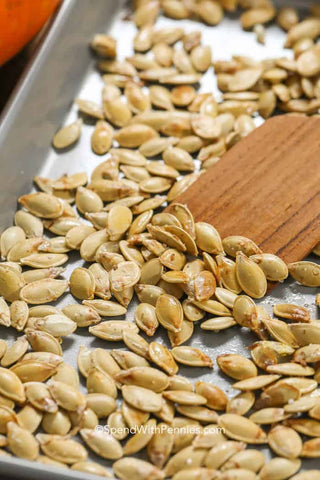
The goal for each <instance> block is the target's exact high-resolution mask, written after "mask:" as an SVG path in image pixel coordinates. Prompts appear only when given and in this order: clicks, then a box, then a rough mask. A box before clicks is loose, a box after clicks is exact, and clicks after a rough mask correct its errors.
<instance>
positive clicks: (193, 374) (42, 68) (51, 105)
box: [0, 0, 320, 480]
mask: <svg viewBox="0 0 320 480" xmlns="http://www.w3.org/2000/svg"><path fill="white" fill-rule="evenodd" d="M278 3H279V4H281V6H282V5H283V4H290V5H296V6H298V7H301V8H302V9H303V8H306V7H307V6H308V4H309V2H307V1H302V0H301V1H287V2H283V1H279V2H278ZM123 7H124V5H123V2H121V1H120V2H118V1H117V0H78V1H77V0H65V1H64V2H63V5H62V6H61V8H60V11H59V12H58V14H57V17H56V19H55V21H54V23H53V26H52V28H51V30H50V32H49V34H48V36H47V37H46V39H45V41H44V43H43V45H42V46H41V48H40V50H39V52H38V54H37V56H36V58H35V59H34V60H33V61H32V63H31V64H30V66H29V68H28V70H27V72H26V74H25V76H24V78H23V79H22V81H21V82H20V84H19V86H18V88H17V89H16V90H15V92H14V94H13V97H12V101H11V103H10V105H9V107H8V108H7V110H6V112H5V114H4V116H3V118H2V120H1V126H0V148H1V159H0V162H1V175H0V204H1V211H0V226H1V230H3V229H4V228H6V227H8V226H10V225H11V224H12V219H13V215H14V212H15V210H16V206H17V205H16V200H17V197H18V196H19V195H21V194H24V193H28V192H29V191H30V190H31V189H32V177H33V176H34V175H36V174H37V175H43V176H48V177H51V178H57V177H59V176H60V175H62V174H64V173H74V172H77V171H81V170H85V171H87V172H88V173H90V172H91V171H92V170H93V168H94V167H95V166H96V165H97V164H98V163H100V162H101V161H102V159H101V158H100V157H98V156H96V155H94V154H93V153H92V151H91V148H90V135H91V132H92V129H93V127H92V125H91V124H90V123H85V124H84V126H83V131H82V135H81V139H80V141H79V142H78V143H77V145H76V146H75V147H74V148H72V149H70V150H69V151H67V152H63V153H57V152H55V151H54V150H53V149H52V148H51V140H52V136H53V134H54V133H55V132H56V130H57V129H58V128H59V126H60V125H61V124H63V123H69V122H70V121H73V120H74V119H75V118H76V116H77V109H76V108H75V107H74V106H73V99H74V98H75V97H77V96H79V97H81V98H85V99H89V100H94V101H98V102H99V101H100V95H101V88H102V85H103V82H102V79H101V75H100V74H99V72H97V71H96V69H95V60H94V58H93V56H92V55H91V53H90V49H89V47H88V44H89V41H90V40H91V38H92V36H93V34H94V33H96V32H109V33H111V34H112V35H114V36H115V37H116V38H117V40H118V54H119V57H120V58H123V57H125V56H128V55H131V54H132V38H133V35H134V33H135V26H134V25H133V24H132V23H131V22H128V21H125V20H123V18H124V9H123ZM172 23H173V21H172V20H170V19H167V18H161V19H159V20H158V22H157V26H159V27H161V26H165V25H170V24H172ZM179 25H181V26H183V27H184V28H185V30H186V31H190V30H195V29H201V30H202V34H203V43H204V44H209V45H211V46H212V49H213V56H214V59H226V58H229V57H230V56H231V55H233V54H243V55H250V56H251V57H254V58H257V59H261V58H270V57H277V56H281V55H288V56H289V55H290V54H291V51H285V50H284V49H283V43H284V37H285V34H284V33H283V32H282V31H280V29H279V28H278V27H277V26H270V27H268V29H267V41H266V45H265V46H263V45H260V44H258V43H257V42H256V40H255V36H254V33H252V32H244V31H243V30H242V29H241V27H240V25H239V22H238V21H237V19H236V16H235V15H229V16H227V17H226V18H225V19H224V20H223V21H222V23H221V24H220V25H218V26H217V27H214V28H213V27H208V26H205V25H202V24H200V23H198V22H194V21H189V20H186V21H181V22H179ZM201 91H211V92H214V93H215V95H217V97H219V91H218V90H217V87H216V84H215V79H214V76H213V73H212V70H210V71H209V72H208V73H207V74H206V75H205V77H204V80H203V82H202V84H201ZM256 121H257V124H260V123H262V119H260V118H257V120H256ZM81 263H82V262H80V261H78V260H75V262H74V263H73V265H72V269H73V268H74V266H75V265H76V264H79V265H80V264H81ZM69 275H70V267H69V269H68V270H67V271H66V273H65V276H66V278H68V277H69ZM314 298H315V289H311V288H305V287H301V286H298V285H297V284H295V283H293V282H290V280H288V281H286V282H285V283H284V284H283V285H280V286H278V287H277V288H276V289H275V290H273V291H272V292H271V294H270V295H269V296H268V297H267V298H266V299H264V300H263V301H262V302H261V304H263V305H264V306H266V308H267V309H268V310H269V311H270V312H271V309H272V305H273V304H274V303H277V302H280V301H281V302H290V303H296V304H300V305H304V306H307V307H308V308H310V309H311V311H312V313H313V317H314V318H316V316H315V315H316V309H315V306H314ZM70 302H71V303H72V302H73V303H74V299H72V298H71V297H70V295H67V296H66V297H64V298H63V300H62V301H61V302H59V305H60V306H61V305H63V304H66V303H70ZM134 307H135V305H134V302H133V305H131V308H130V310H129V312H128V314H127V319H132V318H133V311H134ZM0 336H1V338H8V339H9V341H13V339H14V338H15V337H16V332H15V331H13V329H9V330H8V329H5V328H0ZM156 339H157V340H158V341H161V342H165V343H167V339H166V335H165V334H164V332H163V331H162V332H160V333H159V334H157V336H156ZM255 340H256V338H255V337H254V336H253V335H252V334H250V332H247V331H244V330H240V329H239V328H237V327H236V328H232V329H229V330H227V331H225V332H220V333H212V332H211V333H210V332H204V331H203V330H201V329H200V328H199V326H196V327H195V333H194V335H193V337H192V339H191V340H190V341H189V344H190V345H193V346H196V347H201V348H202V349H203V350H204V351H205V352H206V353H207V354H208V355H210V356H211V357H212V358H213V360H215V358H216V356H217V355H219V354H221V353H243V354H245V355H247V351H246V349H245V348H246V346H248V345H250V344H251V343H252V342H253V341H255ZM79 345H87V346H89V347H98V346H100V347H105V348H123V344H121V343H119V344H110V343H106V342H103V341H101V340H99V339H97V338H95V337H92V336H91V335H89V334H88V332H87V329H78V330H77V332H76V333H75V334H73V335H72V336H70V337H67V338H66V339H65V340H64V342H63V348H64V359H65V361H66V362H69V363H71V364H72V365H74V366H76V356H77V352H78V348H79ZM179 373H180V374H182V375H185V376H187V377H189V378H190V379H196V378H197V379H198V378H201V379H203V380H208V381H211V382H214V383H216V384H217V385H219V386H220V387H222V388H223V389H224V390H225V391H226V392H227V393H228V394H229V395H234V394H235V393H236V392H234V391H232V388H231V386H230V382H229V381H228V380H227V379H226V378H225V377H224V376H223V375H221V374H219V372H218V369H217V368H216V367H215V368H214V370H213V371H212V370H208V369H200V368H197V369H191V368H189V369H187V368H183V367H182V368H180V370H179ZM265 451H267V450H265ZM91 458H92V459H94V460H95V461H98V462H101V463H102V464H104V465H106V466H110V462H107V461H104V460H102V459H100V458H99V457H97V456H95V455H92V456H91ZM304 468H319V471H320V461H319V460H310V461H308V462H304ZM0 475H1V477H3V478H8V477H16V478H35V477H36V476H37V477H39V478H46V479H47V480H55V479H57V480H58V479H59V480H61V479H62V478H66V479H67V478H68V479H69V478H70V479H71V478H79V479H80V478H83V479H85V478H86V479H87V478H88V475H86V474H81V473H77V472H74V471H72V470H65V469H63V470H62V469H57V468H52V467H48V466H45V465H42V464H39V463H36V462H28V461H24V460H21V459H17V458H14V457H12V458H10V457H8V458H7V457H0ZM92 478H93V477H92Z"/></svg>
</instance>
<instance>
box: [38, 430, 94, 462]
mask: <svg viewBox="0 0 320 480" xmlns="http://www.w3.org/2000/svg"><path fill="white" fill-rule="evenodd" d="M36 438H37V440H38V441H39V443H40V447H41V450H42V451H43V452H44V453H45V454H46V455H47V456H48V457H50V458H52V459H53V460H56V461H58V462H62V463H67V464H72V463H75V462H79V461H82V460H86V458H87V456H88V452H87V450H86V449H85V448H84V447H83V445H81V444H80V443H79V442H76V441H75V440H72V439H70V438H68V437H63V436H60V435H51V434H43V433H38V434H37V436H36Z"/></svg>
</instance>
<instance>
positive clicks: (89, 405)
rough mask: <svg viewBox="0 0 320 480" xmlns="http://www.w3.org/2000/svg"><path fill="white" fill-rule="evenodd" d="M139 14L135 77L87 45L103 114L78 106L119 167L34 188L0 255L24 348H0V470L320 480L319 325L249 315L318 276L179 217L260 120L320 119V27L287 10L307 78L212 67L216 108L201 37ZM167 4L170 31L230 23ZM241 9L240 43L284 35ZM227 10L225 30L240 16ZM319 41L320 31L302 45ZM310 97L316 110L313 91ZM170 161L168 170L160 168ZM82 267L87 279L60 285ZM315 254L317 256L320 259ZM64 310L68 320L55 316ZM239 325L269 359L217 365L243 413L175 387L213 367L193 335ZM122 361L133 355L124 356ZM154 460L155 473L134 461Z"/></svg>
mask: <svg viewBox="0 0 320 480" xmlns="http://www.w3.org/2000/svg"><path fill="white" fill-rule="evenodd" d="M138 3H140V5H138V9H137V10H136V13H135V14H134V20H135V21H136V24H137V27H138V29H139V30H138V32H137V35H136V37H135V40H134V49H135V53H134V55H133V56H132V57H130V58H129V59H127V60H124V61H123V60H117V59H116V56H117V51H116V41H115V40H114V39H113V38H111V37H109V36H106V35H101V34H99V35H96V36H95V38H94V40H93V42H92V47H93V48H94V50H95V51H96V52H97V53H98V54H99V55H100V56H101V57H105V58H106V59H101V60H100V62H99V66H100V69H101V70H102V71H103V72H106V73H105V75H104V77H103V79H104V82H105V86H104V89H103V93H102V106H100V105H97V104H95V103H93V102H90V101H87V100H83V99H78V100H77V105H78V108H79V110H80V111H81V112H82V113H84V114H86V115H89V116H90V117H94V118H97V124H96V126H95V128H94V131H93V134H92V139H91V142H92V149H93V151H94V153H96V154H99V155H103V154H106V153H108V152H109V153H110V157H109V158H108V159H107V160H104V161H103V162H102V163H100V164H99V165H98V166H97V167H96V168H95V170H94V171H93V173H92V175H91V178H90V180H89V179H88V176H87V174H86V173H85V172H79V173H76V174H74V175H64V176H62V177H61V178H58V179H56V180H54V179H49V178H44V177H36V178H35V179H34V181H35V184H36V186H37V187H38V189H39V191H38V192H37V193H30V194H28V195H23V196H22V197H21V198H20V199H19V203H20V205H21V207H22V208H21V209H20V210H19V211H18V212H17V213H16V215H15V219H14V223H15V226H13V227H9V228H8V229H7V230H5V231H4V232H3V233H2V235H1V239H0V250H1V258H2V263H1V264H0V295H1V299H0V324H1V325H3V326H5V327H13V328H14V329H15V330H16V331H17V333H18V334H19V336H18V337H17V340H16V341H15V343H14V344H13V345H11V346H9V345H8V344H7V342H5V341H4V340H0V358H1V367H0V447H1V450H0V453H1V454H2V455H10V454H13V455H15V456H17V457H20V458H25V459H28V460H37V461H39V462H42V463H45V464H48V465H53V466H57V467H64V468H67V467H70V468H71V469H73V470H79V471H83V472H87V473H92V474H96V475H101V476H105V477H108V476H110V473H109V472H108V470H107V469H106V468H105V467H103V466H102V465H101V464H100V463H99V462H94V461H91V460H88V451H89V450H90V451H92V452H94V453H95V454H96V455H97V456H98V457H99V456H100V457H101V458H103V459H107V460H110V461H112V462H114V463H113V471H114V474H115V475H116V476H117V477H118V478H120V479H123V480H129V479H130V480H132V479H133V480H135V479H137V480H140V479H141V480H151V479H154V480H156V479H162V478H167V477H169V478H173V479H174V480H195V479H197V480H209V479H216V478H217V479H222V480H231V479H233V480H242V479H245V480H251V479H257V478H260V479H262V480H269V479H278V480H282V479H287V478H293V479H294V480H317V479H318V478H319V471H318V470H316V471H312V470H308V471H306V472H301V473H297V472H298V471H299V469H300V467H301V459H300V458H301V457H302V458H312V457H313V458H319V457H320V441H319V437H320V390H319V389H318V383H319V379H320V363H319V362H320V326H319V325H318V323H319V321H318V320H313V319H312V318H311V315H310V312H309V311H308V309H307V308H305V307H302V306H299V305H293V304H278V305H275V306H274V310H273V313H274V317H275V318H272V317H271V316H270V315H269V314H268V312H267V311H266V310H265V309H264V308H263V307H262V306H260V305H257V304H256V303H255V299H259V298H263V297H264V296H265V295H266V291H267V284H268V282H282V281H284V280H285V279H286V278H287V277H288V275H289V274H290V275H291V276H292V277H293V278H294V279H295V280H296V281H297V282H299V283H300V284H302V285H305V286H308V287H319V286H320V266H319V265H318V264H317V263H315V262H307V261H304V262H296V263H292V264H289V265H286V264H285V263H284V262H283V261H282V260H281V259H280V258H279V257H277V256H275V255H273V254H272V253H267V252H262V251H261V249H260V248H259V247H258V246H257V245H256V244H255V243H254V242H253V241H252V240H250V239H248V238H245V237H239V236H230V237H227V238H224V239H221V238H220V235H219V232H218V231H217V230H216V229H215V228H214V227H213V226H212V225H209V224H207V223H205V222H196V223H195V222H194V219H193V216H192V213H191V212H190V211H189V209H188V207H187V206H186V205H182V204H180V203H175V202H174V200H175V198H176V197H177V196H178V195H179V194H180V193H181V192H183V191H184V190H185V189H186V188H187V187H188V186H189V185H190V184H191V183H192V182H193V181H195V180H196V178H197V177H198V176H199V175H200V174H201V172H202V171H203V170H204V169H206V168H208V167H209V166H210V165H212V164H213V163H215V162H216V161H218V160H219V158H220V156H221V155H222V154H223V153H224V152H225V151H226V150H227V149H228V148H231V147H232V146H233V145H234V144H235V143H236V142H237V141H238V140H239V139H240V138H242V137H243V136H245V135H247V134H248V133H249V132H250V131H251V130H252V129H253V128H255V123H254V120H253V118H252V117H253V116H254V115H255V113H256V112H259V113H260V114H262V115H263V116H264V117H268V116H269V115H271V114H272V113H273V111H274V109H275V108H276V106H277V107H280V108H282V107H281V105H284V104H286V107H284V108H283V109H284V110H287V111H293V110H294V111H300V112H302V108H301V107H300V106H299V107H298V105H302V103H301V102H303V105H306V104H308V108H307V109H305V110H304V111H303V113H308V114H313V113H315V111H317V110H318V108H315V105H316V102H317V101H318V100H317V98H318V94H319V86H318V84H317V82H318V80H317V78H316V77H317V75H318V74H319V72H320V67H318V70H317V71H315V70H314V71H313V73H312V75H310V72H308V71H307V72H306V71H305V66H306V64H307V65H308V66H309V65H310V59H311V60H312V62H314V64H315V65H316V62H317V59H318V56H319V54H318V53H316V52H318V50H317V47H315V46H314V45H313V40H314V39H315V38H316V37H317V36H318V35H319V33H320V29H319V27H317V25H318V23H317V22H318V20H317V19H316V18H312V19H309V20H305V21H302V22H301V23H298V21H299V18H298V16H297V17H296V21H295V19H294V18H295V17H294V14H293V13H294V12H295V11H294V12H292V10H293V9H284V10H281V11H280V12H278V16H277V19H278V22H279V24H280V25H281V26H282V27H283V28H285V29H288V30H289V32H288V39H289V38H290V39H291V40H290V42H289V40H288V42H289V43H290V45H289V46H293V47H294V46H296V45H297V43H299V40H300V38H303V40H304V41H306V38H307V40H308V42H307V41H306V45H308V46H307V47H305V48H304V44H303V42H301V45H302V46H301V45H300V47H296V49H295V48H293V49H294V53H295V57H296V59H295V60H290V61H289V60H285V59H280V60H272V61H268V62H261V63H258V62H255V63H252V62H251V61H250V59H248V58H244V57H241V58H239V57H237V58H234V59H232V60H231V61H226V62H214V68H215V71H216V73H217V76H218V84H219V87H220V89H221V90H222V91H223V92H224V94H223V97H222V100H221V102H217V101H216V100H215V99H214V97H213V95H212V94H210V93H209V94H202V93H197V90H196V88H195V84H196V83H198V82H199V81H200V80H201V76H202V74H203V73H204V72H206V71H207V70H209V68H210V67H211V65H212V58H211V50H210V47H208V46H203V45H202V44H201V35H200V34H199V33H198V32H191V33H185V32H184V31H183V29H181V28H180V27H173V28H166V29H161V30H157V29H155V28H154V27H153V25H152V24H153V22H154V21H155V19H156V16H157V15H158V11H159V2H157V1H153V0H151V1H148V2H146V1H142V2H138ZM160 3H161V8H162V9H163V12H164V13H165V14H166V15H168V16H171V17H173V18H175V19H179V18H185V17H183V16H182V13H181V12H183V9H184V10H185V11H186V12H187V13H188V16H190V15H191V13H190V12H192V16H193V15H194V14H195V13H196V14H197V15H198V16H199V18H201V19H202V20H203V21H205V22H207V23H209V24H212V23H210V21H209V20H210V18H212V19H213V18H214V15H213V13H212V12H213V10H212V9H215V11H216V12H217V11H219V12H221V15H220V17H221V18H222V9H221V5H220V4H219V3H218V2H214V1H211V0H210V1H208V0H205V1H203V0H200V1H199V2H198V1H192V0H191V1H189V2H180V1H178V0H165V1H163V2H160ZM239 3H240V4H241V5H242V6H243V7H244V8H249V7H256V8H249V10H247V11H246V12H245V13H244V14H243V16H242V23H243V25H244V27H245V28H252V27H256V26H259V25H260V26H261V24H262V23H264V22H267V21H269V20H271V19H272V18H273V17H274V16H275V12H274V13H273V14H272V16H271V17H270V18H268V19H267V17H266V16H263V15H264V14H263V12H261V11H262V10H266V9H267V10H268V9H269V10H268V11H269V14H270V12H271V10H270V9H271V8H273V7H270V6H266V5H262V4H267V3H268V4H269V3H270V2H260V4H261V5H258V6H257V5H254V4H256V3H257V2H253V1H246V2H244V1H242V2H239ZM221 4H223V7H224V8H225V9H226V10H228V9H230V8H233V7H234V6H235V4H236V2H234V1H224V2H221ZM252 10H254V11H255V13H254V12H252ZM257 11H258V13H257ZM146 12H147V13H146ZM179 12H180V13H179ZM314 14H315V15H316V14H317V12H316V10H314ZM255 15H256V16H255ZM250 18H251V24H250V25H249V24H248V23H245V22H249V23H250ZM252 18H255V19H256V20H255V21H253V20H252ZM257 18H258V21H257ZM244 19H246V20H244ZM290 19H291V20H290ZM289 20H290V21H291V24H290V26H289V23H290V22H289ZM212 21H213V20H212ZM215 21H216V20H215ZM219 21H220V20H219V19H218V21H216V23H218V22H219ZM308 21H310V22H314V23H312V25H311V24H310V23H307V27H306V26H305V23H304V22H308ZM252 22H253V23H252ZM281 22H282V23H281ZM288 22H289V23H288ZM285 25H286V26H285ZM317 28H318V30H317ZM256 30H257V32H258V33H259V28H257V29H256ZM301 32H302V33H301ZM299 35H300V37H299ZM260 36H261V29H260ZM298 37H299V38H298ZM292 39H294V40H292ZM180 41H181V42H182V45H183V47H182V48H180V47H179V46H178V42H180ZM310 42H311V43H310ZM311 44H312V45H311ZM149 50H152V54H153V56H149V54H146V52H148V51H149ZM307 53H308V56H307V60H306V59H304V60H303V61H302V59H303V55H306V54H307ZM279 62H280V63H279ZM299 65H300V67H299ZM303 65H304V67H303ZM301 66H302V67H301ZM301 68H302V70H301ZM280 70H282V72H280ZM284 71H285V72H286V73H287V76H285V77H284V73H283V72H284ZM280 73H281V75H280ZM310 82H311V83H312V85H313V96H312V97H309V96H308V95H306V91H305V88H306V87H303V85H307V84H309V85H310ZM298 84H299V86H300V87H301V88H300V90H299V89H298V88H297V85H298ZM145 85H149V88H148V89H146V88H145ZM168 86H170V88H167V87H168ZM293 86H295V88H293ZM298 90H299V92H300V93H299V95H298V97H295V94H294V93H293V92H297V91H298ZM122 91H124V98H123V97H122ZM284 91H286V92H289V93H288V95H289V97H286V99H287V100H284V97H283V96H282V95H283V92H284ZM279 92H281V95H280V93H279ZM302 96H303V97H305V96H306V97H307V98H302V99H301V98H300V97H302ZM319 96H320V95H319ZM271 98H272V101H270V99H271ZM294 100H297V101H299V103H297V102H294ZM270 102H271V103H270ZM290 102H291V103H290ZM270 104H271V105H273V107H272V108H271V107H270ZM289 104H290V105H295V106H294V107H292V108H293V110H290V108H291V107H290V108H289ZM310 105H313V107H312V108H311V107H310ZM152 108H154V110H152ZM106 120H107V121H106ZM81 124H82V120H81V119H79V120H78V121H76V122H75V123H74V124H71V125H69V126H67V127H64V128H63V129H61V130H60V131H59V132H58V133H57V134H56V136H55V138H54V141H53V144H54V146H55V147H56V148H57V149H59V148H65V147H68V146H70V145H72V144H73V143H74V142H75V141H76V140H77V139H78V138H79V135H80V133H81ZM114 142H117V144H118V145H119V146H117V144H116V143H114ZM159 155H161V156H162V160H159V159H157V160H155V158H158V156H159ZM193 155H196V159H197V160H200V162H201V170H200V171H198V169H197V161H196V160H195V159H194V158H193ZM148 159H152V160H148ZM190 172H191V173H190ZM184 173H187V174H186V175H184V176H183V174H184ZM73 204H75V206H76V209H74V208H73V207H72V205H73ZM167 205H168V206H167ZM164 206H167V208H166V210H163V207H164ZM46 231H47V232H50V237H49V236H48V235H46V236H45V234H44V232H46ZM69 252H73V253H74V252H75V253H76V255H79V256H80V258H81V259H82V260H83V266H82V267H77V268H75V269H74V270H73V271H72V273H71V275H70V278H69V279H68V280H66V279H64V278H63V274H64V272H65V268H64V265H66V264H67V263H68V262H71V261H72V258H69V255H68V254H69ZM314 253H315V254H316V255H319V253H320V244H319V245H317V246H316V247H315V249H314ZM88 264H89V266H88ZM66 292H70V293H71V295H72V296H73V298H74V302H73V303H72V304H69V305H66V306H64V307H63V308H62V309H60V308H59V307H57V306H53V305H52V302H54V301H56V300H57V299H59V298H60V297H62V296H63V295H64V294H65V293H66ZM134 296H135V297H137V298H138V300H139V302H140V303H139V304H138V306H137V307H136V309H135V315H134V322H129V321H127V320H125V319H124V315H125V314H126V311H127V309H128V307H129V305H130V303H131V301H132V299H133V297H134ZM316 302H317V304H318V305H319V303H320V302H319V295H318V296H317V299H316ZM237 325H238V326H240V327H242V328H245V329H250V330H251V331H252V332H253V333H254V334H255V335H256V336H257V341H256V342H255V343H254V344H253V345H252V346H251V347H250V356H251V359H250V358H246V357H244V356H241V355H237V354H223V355H220V356H218V357H217V366H218V368H219V369H220V370H221V372H222V373H223V374H224V375H226V376H227V377H229V378H230V379H234V380H235V383H233V385H232V387H233V388H234V389H235V390H236V391H238V392H239V393H238V394H237V395H236V396H235V397H230V398H229V397H228V395H227V394H226V393H225V392H224V391H222V390H221V389H220V388H219V387H217V386H216V385H214V384H213V383H209V382H203V381H197V382H195V384H192V383H191V382H190V381H189V380H187V379H186V378H185V377H183V376H180V375H179V365H187V366H189V367H203V368H212V367H213V361H212V359H211V358H210V357H208V355H206V354H205V353H204V352H203V351H202V350H200V349H197V348H194V347H191V346H188V345H187V344H186V343H187V341H188V340H189V339H190V338H191V337H192V335H193V331H194V329H195V328H196V329H197V328H199V327H200V328H201V329H203V330H207V331H212V332H216V333H218V332H219V331H221V330H224V329H227V328H232V327H234V326H237ZM78 328H79V329H80V328H85V329H87V330H88V333H89V334H92V335H93V336H96V337H98V338H100V339H102V340H104V341H106V342H109V343H106V348H95V349H92V350H90V349H89V348H87V347H84V346H83V347H81V348H80V350H79V353H78V370H79V372H80V375H81V376H82V377H83V378H84V379H85V381H86V388H87V393H86V394H84V393H82V392H81V391H80V390H79V384H80V378H79V374H78V372H77V371H76V370H75V369H74V368H73V367H72V366H71V365H69V364H68V363H65V362H64V361H63V349H62V346H63V339H64V337H67V336H68V335H71V334H73V333H74V332H75V331H76V330H77V329H78ZM158 329H165V331H166V332H167V335H168V339H169V342H170V345H171V348H170V349H169V348H167V347H166V346H165V345H164V344H162V343H159V342H157V341H154V340H153V339H152V337H153V336H154V335H155V333H156V332H157V330H158ZM110 342H123V346H124V349H121V350H120V349H113V348H112V346H113V345H112V343H111V344H110ZM248 356H249V355H248ZM106 426H107V427H108V428H106ZM130 429H131V432H130ZM132 431H135V433H133V434H132ZM263 445H268V446H269V447H270V449H271V451H272V452H273V453H274V455H275V456H274V457H273V458H272V459H271V460H267V459H266V457H265V456H264V454H263V453H262V452H261V451H260V450H258V449H257V448H247V447H254V446H263ZM141 451H145V453H146V455H147V461H146V460H142V459H140V458H137V457H134V456H133V455H134V454H136V453H139V452H141Z"/></svg>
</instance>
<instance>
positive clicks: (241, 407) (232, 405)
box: [226, 391, 255, 415]
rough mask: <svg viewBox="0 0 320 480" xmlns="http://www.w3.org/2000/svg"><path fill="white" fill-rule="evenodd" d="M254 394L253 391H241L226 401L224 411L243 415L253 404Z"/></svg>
mask: <svg viewBox="0 0 320 480" xmlns="http://www.w3.org/2000/svg"><path fill="white" fill-rule="evenodd" d="M254 402H255V395H254V393H253V392H250V391H248V392H243V393H242V392H241V393H239V394H238V395H236V396H235V397H233V398H232V399H230V400H229V401H228V404H227V408H226V412H227V413H235V414H236V415H245V414H246V413H247V412H248V411H249V410H250V409H251V407H252V406H253V404H254Z"/></svg>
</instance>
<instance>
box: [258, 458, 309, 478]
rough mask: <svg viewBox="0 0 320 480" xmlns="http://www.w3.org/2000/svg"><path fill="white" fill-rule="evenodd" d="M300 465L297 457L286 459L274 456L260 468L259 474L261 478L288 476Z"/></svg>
mask: <svg viewBox="0 0 320 480" xmlns="http://www.w3.org/2000/svg"><path fill="white" fill-rule="evenodd" d="M300 466H301V460H299V459H287V458H281V457H275V458H273V459H272V460H270V461H269V462H267V463H266V464H265V465H264V466H263V467H262V469H261V471H260V473H259V476H260V478H261V480H267V479H268V480H269V478H283V479H285V478H289V477H291V475H294V474H295V473H296V472H297V471H298V470H299V469H300Z"/></svg>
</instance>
